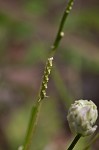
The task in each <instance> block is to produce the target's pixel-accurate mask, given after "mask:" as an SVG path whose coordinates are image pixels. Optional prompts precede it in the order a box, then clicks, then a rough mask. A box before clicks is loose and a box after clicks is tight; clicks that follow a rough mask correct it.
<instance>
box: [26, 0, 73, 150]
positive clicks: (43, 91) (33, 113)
mask: <svg viewBox="0 0 99 150" xmlns="http://www.w3.org/2000/svg"><path fill="white" fill-rule="evenodd" d="M73 2H74V0H69V2H68V4H67V7H66V9H65V11H64V14H63V17H62V19H61V22H60V26H59V30H58V32H57V35H56V38H55V41H54V42H53V45H52V47H51V51H50V53H49V56H48V59H47V61H46V65H45V69H44V74H43V78H42V82H41V87H40V91H39V94H38V98H37V101H36V103H35V106H33V108H32V111H31V118H30V122H29V126H28V130H27V134H26V138H25V142H24V145H23V150H29V148H30V146H31V139H32V136H33V133H34V132H33V131H34V129H35V126H36V124H37V119H38V114H39V110H40V106H41V104H42V100H43V99H44V98H46V97H47V96H46V89H47V86H48V81H49V76H50V72H51V70H52V65H53V57H54V55H55V52H56V50H57V47H58V46H59V43H60V40H61V39H62V37H63V36H64V32H63V27H64V24H65V21H66V18H67V16H68V14H69V13H70V10H71V9H72V6H73Z"/></svg>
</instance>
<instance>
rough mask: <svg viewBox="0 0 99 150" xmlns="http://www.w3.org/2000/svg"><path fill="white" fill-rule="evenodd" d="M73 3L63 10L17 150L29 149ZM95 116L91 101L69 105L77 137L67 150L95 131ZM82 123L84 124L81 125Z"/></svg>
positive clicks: (94, 108) (70, 124)
mask: <svg viewBox="0 0 99 150" xmlns="http://www.w3.org/2000/svg"><path fill="white" fill-rule="evenodd" d="M73 3H74V0H69V1H68V3H67V6H66V8H65V10H64V13H63V16H62V19H61V22H60V25H59V29H58V32H57V34H56V38H55V41H54V42H53V45H52V46H51V50H50V52H49V55H48V58H47V61H46V65H45V69H44V74H43V77H42V82H41V87H40V90H39V93H38V96H37V100H36V101H35V104H34V105H33V108H32V111H31V117H30V122H29V125H28V129H27V134H26V137H25V141H24V144H23V145H22V146H20V147H19V148H18V150H29V149H30V146H31V141H32V137H33V133H34V130H35V126H36V124H37V118H38V115H39V112H40V107H41V105H42V102H43V100H44V99H45V98H47V95H46V89H47V87H48V81H49V77H50V72H51V70H52V66H53V59H54V56H55V53H56V51H57V48H58V46H59V44H60V41H61V39H62V37H63V36H64V32H63V27H64V24H65V21H66V19H67V17H68V15H69V13H70V11H71V9H72V6H73ZM97 116H98V111H97V107H96V105H95V104H94V103H93V102H92V101H87V100H79V101H76V102H75V103H74V104H73V105H71V107H70V109H69V112H68V116H67V119H68V122H69V126H70V128H71V130H72V131H73V132H75V133H76V134H77V136H76V137H75V138H74V140H73V142H72V143H71V145H70V146H69V148H68V150H72V149H73V148H74V146H75V144H76V143H77V141H78V140H79V139H80V137H81V136H86V135H90V134H92V133H93V132H94V131H95V130H96V126H94V127H93V125H94V123H95V121H96V119H97ZM83 121H84V123H85V124H83ZM97 137H98V136H97ZM97 137H96V138H97ZM96 138H95V139H94V140H93V141H91V144H92V143H93V142H94V141H95V140H96ZM89 146H90V145H88V146H87V147H89Z"/></svg>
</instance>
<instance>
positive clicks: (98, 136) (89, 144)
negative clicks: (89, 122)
mask: <svg viewBox="0 0 99 150" xmlns="http://www.w3.org/2000/svg"><path fill="white" fill-rule="evenodd" d="M97 139H99V133H97V134H96V135H95V137H93V138H92V140H91V141H90V142H89V143H88V145H87V146H86V147H85V148H84V149H83V150H87V149H88V148H89V147H90V146H91V145H92V144H94V142H95V141H96V140H97Z"/></svg>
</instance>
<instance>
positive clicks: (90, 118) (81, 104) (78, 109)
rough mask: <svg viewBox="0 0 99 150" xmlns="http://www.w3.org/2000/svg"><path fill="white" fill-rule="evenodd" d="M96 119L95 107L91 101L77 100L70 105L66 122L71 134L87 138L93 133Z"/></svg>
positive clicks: (96, 111)
mask: <svg viewBox="0 0 99 150" xmlns="http://www.w3.org/2000/svg"><path fill="white" fill-rule="evenodd" d="M97 117H98V110H97V106H96V105H95V104H94V103H93V102H92V101H91V100H90V101H88V100H78V101H75V102H74V104H72V105H71V107H70V109H69V111H68V115H67V120H68V123H69V126H70V129H71V131H72V132H74V133H76V134H81V135H82V136H87V135H91V134H93V133H94V132H95V130H96V128H97V126H96V125H95V126H94V124H95V122H96V120H97Z"/></svg>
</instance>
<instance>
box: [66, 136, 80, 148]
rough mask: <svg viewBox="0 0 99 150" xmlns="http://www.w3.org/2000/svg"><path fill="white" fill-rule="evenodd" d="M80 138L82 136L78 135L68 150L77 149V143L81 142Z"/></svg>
mask: <svg viewBox="0 0 99 150" xmlns="http://www.w3.org/2000/svg"><path fill="white" fill-rule="evenodd" d="M80 138H81V134H77V135H76V137H75V138H74V140H73V141H72V143H71V144H70V146H69V147H68V149H67V150H72V149H73V148H74V147H75V145H76V144H77V142H78V141H79V139H80Z"/></svg>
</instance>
